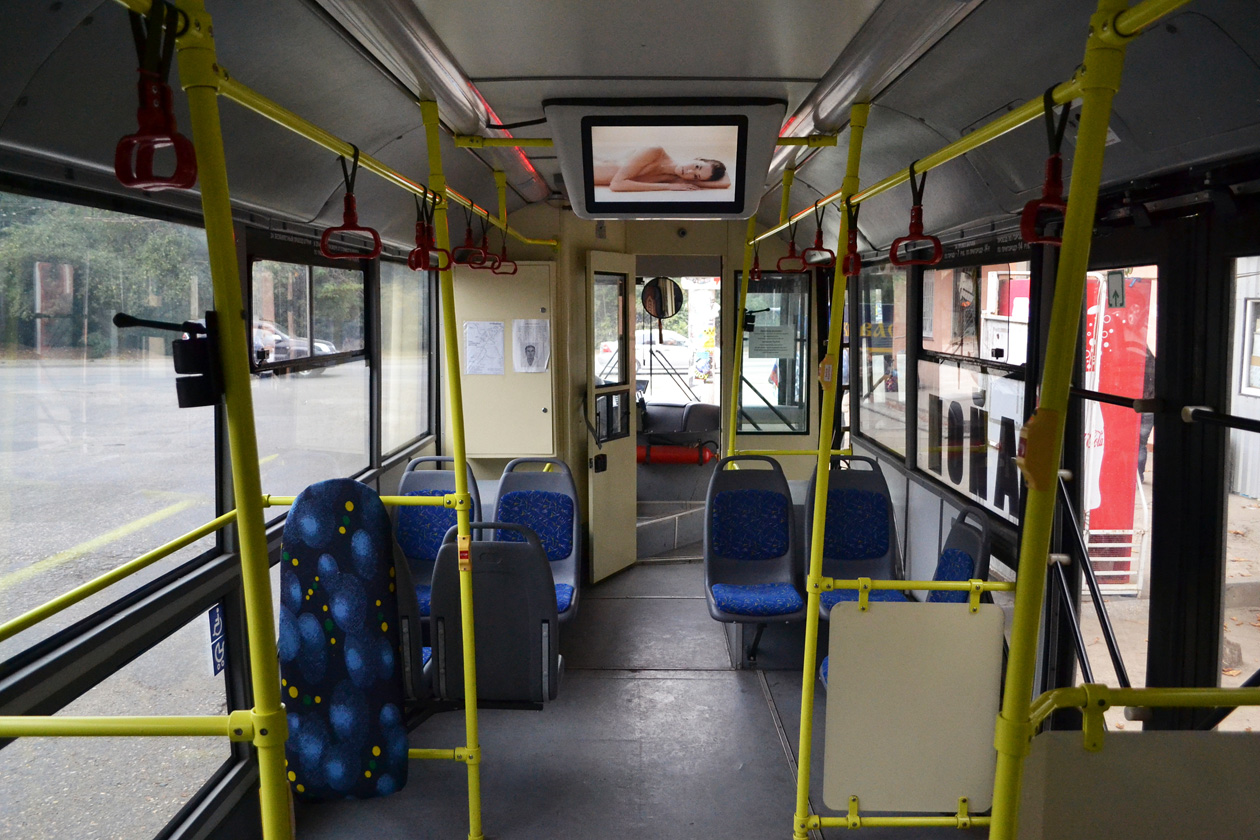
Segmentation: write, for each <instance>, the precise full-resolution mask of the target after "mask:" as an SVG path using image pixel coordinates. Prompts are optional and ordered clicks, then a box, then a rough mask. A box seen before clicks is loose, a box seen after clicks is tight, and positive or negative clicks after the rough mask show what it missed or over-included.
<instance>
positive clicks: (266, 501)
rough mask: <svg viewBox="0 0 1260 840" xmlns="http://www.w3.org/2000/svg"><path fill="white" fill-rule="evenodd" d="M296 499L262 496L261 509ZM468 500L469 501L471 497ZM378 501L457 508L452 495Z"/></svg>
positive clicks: (383, 498) (406, 505) (390, 498)
mask: <svg viewBox="0 0 1260 840" xmlns="http://www.w3.org/2000/svg"><path fill="white" fill-rule="evenodd" d="M296 498H297V496H271V495H267V494H264V495H263V497H262V503H263V507H285V506H291V505H292V504H293V500H294V499H296ZM469 498H470V499H471V496H470V497H469ZM380 499H381V502H382V503H383V504H385V505H393V506H396V507H449V508H454V507H458V504H457V503H456V501H457V497H456V495H455V494H454V493H451V494H448V495H446V496H381V497H380Z"/></svg>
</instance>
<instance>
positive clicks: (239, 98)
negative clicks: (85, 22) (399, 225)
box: [117, 0, 560, 248]
mask: <svg viewBox="0 0 1260 840" xmlns="http://www.w3.org/2000/svg"><path fill="white" fill-rule="evenodd" d="M117 1H118V2H119V3H120V4H121V5H123V6H126V7H127V8H128V9H130V10H132V11H134V12H140V13H141V14H144V13H147V12H148V10H149V6H150V2H149V0H117ZM217 76H218V84H219V94H220V95H221V96H224V97H226V98H228V99H230V100H232V101H233V102H235V103H236V104H238V105H240V106H241V107H243V108H248V109H249V110H251V111H253V112H254V113H256V114H258V115H260V116H263V117H266V118H267V119H269V120H271V121H272V122H274V123H276V124H277V125H280V126H282V127H284V128H287V129H289V130H290V131H292V132H294V133H295V134H298V135H300V136H302V137H305V138H306V139H307V140H310V141H311V142H313V143H316V144H318V145H320V146H323V147H324V148H325V149H327V150H328V151H330V152H332V153H333V154H335V155H341V156H342V157H346V158H349V157H353V155H354V146H352V145H351V144H350V143H349V142H347V141H345V140H342V139H341V138H340V137H337V136H336V135H334V134H332V133H331V132H328V131H325V130H324V129H322V128H320V127H319V126H317V125H315V124H314V123H313V122H311V121H310V120H306V119H303V118H302V117H299V116H298V115H297V114H295V113H293V112H292V111H290V110H289V109H287V108H285V107H284V106H282V105H280V104H278V103H276V102H273V101H271V100H270V99H268V98H267V97H265V96H263V95H262V94H260V93H258V92H257V91H255V90H252V89H251V88H249V87H248V86H246V85H244V84H242V83H240V82H238V81H236V80H235V79H233V78H232V77H231V74H229V73H228V71H227V70H226V69H224V68H223V67H222V66H218V68H217ZM483 139H486V140H489V139H492V138H483ZM498 139H504V140H509V139H512V138H498ZM522 139H524V138H522ZM547 142H550V141H547ZM491 145H500V144H491ZM525 145H538V144H536V143H526V144H525ZM359 165H360V166H362V167H363V168H364V169H366V170H368V171H369V172H372V173H373V174H375V175H379V176H380V177H381V178H384V179H385V180H386V181H388V182H390V183H391V184H394V185H395V186H398V187H401V188H402V189H404V190H406V191H407V192H409V193H413V194H415V195H418V196H424V195H426V191H425V188H424V187H423V186H422V185H420V184H418V183H417V182H415V181H413V180H411V179H410V178H408V177H406V176H405V175H402V174H401V173H399V172H397V171H396V170H394V169H392V168H390V167H389V166H386V165H385V164H383V163H381V162H380V161H379V160H377V159H376V158H374V157H372V156H371V155H369V154H367V153H365V152H363V151H362V150H360V151H359ZM445 192H446V196H445V197H446V198H449V199H451V200H452V201H455V202H456V203H457V204H462V205H463V206H465V207H467V208H468V209H470V210H471V211H472V212H474V213H476V214H477V215H478V216H481V217H482V218H484V219H486V220H487V221H488V222H489V223H490V224H492V225H494V226H495V227H497V228H499V229H500V230H502V231H504V232H506V233H507V234H508V235H509V236H511V237H513V238H514V239H516V240H517V241H519V242H522V243H524V244H526V245H546V246H549V247H551V248H559V247H560V244H559V242H557V241H556V240H554V239H533V238H531V237H528V236H523V235H521V234H520V233H519V232H517V231H516V230H513V229H512V227H511V226H509V225H507V224H505V223H503V222H500V221H499V220H498V219H496V218H495V217H494V216H492V215H491V214H489V213H487V212H486V211H485V210H483V209H482V208H480V207H478V206H477V205H475V204H474V203H473V202H472V201H470V200H468V199H467V198H465V197H464V196H462V195H460V194H459V193H457V192H455V191H454V190H452V189H449V188H448V189H447V190H446V191H445ZM427 195H429V196H433V195H434V193H432V192H428V193H427Z"/></svg>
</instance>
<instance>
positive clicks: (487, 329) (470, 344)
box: [464, 321, 503, 376]
mask: <svg viewBox="0 0 1260 840" xmlns="http://www.w3.org/2000/svg"><path fill="white" fill-rule="evenodd" d="M464 373H465V374H466V375H468V376H476V375H482V376H496V375H502V373H503V322H502V321H465V322H464Z"/></svg>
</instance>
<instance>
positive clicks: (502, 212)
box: [494, 169, 507, 236]
mask: <svg viewBox="0 0 1260 840" xmlns="http://www.w3.org/2000/svg"><path fill="white" fill-rule="evenodd" d="M494 187H495V189H496V190H498V193H499V221H500V222H503V228H504V230H506V229H507V173H506V172H504V171H502V170H500V169H496V170H494ZM503 235H504V236H507V234H506V233H504V234H503Z"/></svg>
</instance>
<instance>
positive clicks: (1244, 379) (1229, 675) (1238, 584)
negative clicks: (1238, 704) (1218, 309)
mask: <svg viewBox="0 0 1260 840" xmlns="http://www.w3.org/2000/svg"><path fill="white" fill-rule="evenodd" d="M1233 320H1234V335H1233V348H1234V350H1233V362H1234V363H1233V377H1232V382H1231V386H1230V402H1229V413H1230V414H1233V415H1234V416H1236V417H1245V418H1249V419H1253V420H1254V419H1260V256H1255V257H1243V258H1241V259H1237V260H1235V261H1234V319H1233ZM1258 467H1260V434H1257V433H1255V432H1248V431H1243V430H1240V429H1233V430H1231V431H1230V432H1229V473H1228V475H1229V478H1228V481H1229V487H1228V488H1227V490H1228V493H1227V495H1226V505H1227V510H1226V517H1225V522H1226V525H1225V528H1226V533H1225V558H1224V561H1223V565H1224V567H1225V568H1224V576H1225V588H1224V604H1223V605H1222V606H1223V607H1224V616H1225V620H1224V626H1223V628H1222V632H1223V637H1222V640H1221V676H1220V684H1221V685H1223V686H1236V685H1240V684H1241V683H1242V681H1243V680H1245V679H1246V678H1247V677H1248V676H1250V675H1251V674H1253V673H1254V672H1255V671H1256V670H1257V669H1260V501H1258V499H1260V469H1257V468H1258ZM1257 725H1260V710H1258V709H1256V708H1255V707H1251V708H1246V707H1244V708H1240V709H1238V710H1237V711H1235V712H1234V713H1233V714H1231V715H1230V716H1229V717H1227V718H1225V720H1224V722H1222V723H1221V726H1220V728H1221V729H1233V730H1239V729H1246V730H1250V729H1253V728H1254V727H1256V726H1257Z"/></svg>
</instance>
